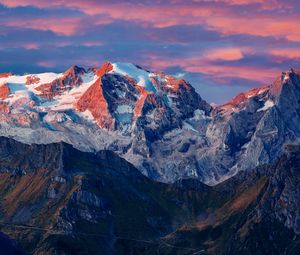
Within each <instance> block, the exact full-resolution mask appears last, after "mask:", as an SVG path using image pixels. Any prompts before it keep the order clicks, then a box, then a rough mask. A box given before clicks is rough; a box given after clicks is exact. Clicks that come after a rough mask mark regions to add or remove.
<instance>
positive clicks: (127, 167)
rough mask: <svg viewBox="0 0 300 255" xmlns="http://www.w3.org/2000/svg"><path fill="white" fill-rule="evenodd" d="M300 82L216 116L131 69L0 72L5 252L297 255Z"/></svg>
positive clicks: (185, 90) (179, 89)
mask: <svg viewBox="0 0 300 255" xmlns="http://www.w3.org/2000/svg"><path fill="white" fill-rule="evenodd" d="M299 138H300V71H297V70H294V69H291V70H289V71H287V72H283V73H281V74H280V75H279V76H278V77H277V78H276V79H275V81H274V83H273V84H270V85H266V86H263V87H260V88H256V89H252V90H250V91H248V92H245V93H241V94H239V95H237V96H236V97H235V98H233V99H232V100H231V101H229V102H228V103H226V104H224V105H221V106H217V107H212V106H211V105H210V104H208V103H207V102H206V101H205V100H204V99H202V98H201V96H200V95H199V94H198V93H197V92H196V91H195V89H194V88H193V87H192V86H191V85H190V84H189V83H188V82H187V81H185V80H182V79H178V78H176V77H174V76H171V75H167V74H165V73H163V72H150V71H148V70H144V69H143V68H141V67H140V66H136V65H133V64H130V63H109V62H106V63H104V64H103V65H102V66H101V67H100V68H91V69H88V70H85V69H83V68H81V67H77V66H73V67H71V68H70V69H68V70H67V71H66V72H64V73H41V74H26V75H22V76H20V75H15V74H12V73H4V74H0V177H1V178H0V215H1V220H0V227H1V228H0V230H1V232H3V234H1V233H0V249H2V250H3V251H4V252H5V253H3V254H34V255H42V254H47V255H48V254H49V255H50V254H51V255H52V254H55V255H56V254H57V255H60V254H64V255H71V254H289V255H290V254H299V253H300V235H299V234H300V185H299V183H300V165H299V164H300V140H299Z"/></svg>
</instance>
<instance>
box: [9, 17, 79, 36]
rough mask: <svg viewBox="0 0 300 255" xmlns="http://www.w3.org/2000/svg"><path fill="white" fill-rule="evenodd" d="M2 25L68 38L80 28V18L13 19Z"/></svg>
mask: <svg viewBox="0 0 300 255" xmlns="http://www.w3.org/2000/svg"><path fill="white" fill-rule="evenodd" d="M4 24H5V25H6V26H10V27H17V28H30V29H37V30H42V31H52V32H54V33H57V34H61V35H65V36H70V35H73V34H76V33H77V28H78V27H80V24H81V19H80V18H75V17H74V18H38V19H30V20H22V19H13V20H8V21H5V22H4Z"/></svg>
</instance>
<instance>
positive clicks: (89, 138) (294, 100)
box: [0, 63, 300, 185]
mask: <svg viewBox="0 0 300 255" xmlns="http://www.w3.org/2000/svg"><path fill="white" fill-rule="evenodd" d="M299 77H300V73H299V72H298V71H295V70H290V71H288V72H285V73H282V75H281V76H280V77H278V79H277V80H276V81H275V82H274V83H273V84H271V85H269V86H265V87H262V88H257V89H253V90H250V91H248V92H245V93H242V94H240V95H238V96H237V97H235V98H234V99H233V100H231V101H230V102H228V103H226V104H224V105H222V106H218V107H216V108H215V109H212V107H211V106H210V105H209V104H207V102H205V101H204V100H203V99H202V98H201V97H200V96H199V95H198V94H197V93H196V92H195V90H194V88H193V87H192V86H191V85H190V84H189V83H187V82H186V81H184V80H180V79H176V78H174V77H172V76H169V75H166V74H164V73H155V72H149V71H147V70H144V69H142V68H140V67H139V66H135V65H132V64H126V63H105V64H104V65H103V66H102V67H101V68H94V69H89V70H84V69H82V68H79V67H72V68H70V69H69V70H68V71H66V72H65V73H62V74H53V73H45V74H37V75H25V76H15V75H12V74H6V75H3V77H2V78H0V84H3V85H2V86H1V87H0V96H1V97H2V100H1V103H0V119H1V127H0V134H1V135H3V136H9V137H13V138H15V139H17V140H18V141H21V142H24V143H30V144H31V143H37V144H39V143H52V142H60V141H64V142H66V143H69V144H72V145H74V146H75V147H76V148H78V149H80V150H82V151H98V150H102V149H107V150H112V151H114V152H116V153H117V154H119V155H121V156H122V157H124V158H126V159H127V160H128V161H129V162H131V163H133V164H134V165H135V166H136V167H137V168H138V169H139V170H140V171H141V172H142V173H143V174H145V175H147V176H149V177H150V178H152V179H156V180H160V181H163V182H174V181H176V180H177V179H180V178H185V177H191V176H192V177H197V178H198V179H199V180H201V181H202V182H204V183H207V184H210V185H215V184H217V183H219V182H222V181H224V180H226V179H227V178H229V177H231V176H233V175H235V174H236V173H237V172H238V171H241V170H249V169H252V168H254V167H256V166H259V165H261V164H265V163H270V162H273V161H274V160H276V159H277V158H278V157H279V156H280V155H281V154H282V152H283V147H284V145H285V144H287V143H293V142H295V143H297V142H298V139H299V135H300V130H299V125H298V124H299V123H300V122H299V121H300V119H299V108H300V104H299V99H300V98H299V96H300V85H299V84H300V78H299Z"/></svg>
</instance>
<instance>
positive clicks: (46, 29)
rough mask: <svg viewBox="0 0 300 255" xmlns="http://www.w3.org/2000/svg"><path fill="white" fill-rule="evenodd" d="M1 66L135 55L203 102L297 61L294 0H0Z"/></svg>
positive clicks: (299, 14) (54, 67)
mask: <svg viewBox="0 0 300 255" xmlns="http://www.w3.org/2000/svg"><path fill="white" fill-rule="evenodd" d="M0 25H1V26H0V56H1V57H0V72H9V71H10V72H14V73H27V72H34V73H36V72H44V71H59V72H61V71H64V70H65V69H67V68H68V67H69V66H71V65H79V66H83V67H92V66H99V65H101V63H103V62H104V61H106V60H109V61H112V62H116V61H122V62H132V63H135V64H138V65H141V66H143V67H145V68H147V69H150V70H153V71H165V72H167V73H170V74H174V75H177V76H178V77H183V78H184V79H186V80H188V81H190V82H191V83H192V85H193V86H194V87H196V89H197V91H198V92H199V93H200V94H201V96H202V97H203V98H205V99H207V100H208V101H209V102H216V103H222V102H225V101H226V100H228V99H229V98H230V97H232V96H233V95H234V94H236V93H237V92H239V91H244V90H247V89H249V88H251V87H256V86H260V85H262V84H268V83H270V82H272V81H273V80H274V79H275V77H276V76H277V75H278V74H279V73H280V72H281V71H284V70H286V69H288V68H291V67H294V68H296V69H297V68H298V69H299V68H300V4H299V1H296V0H285V1H283V0H194V1H193V0H190V1H189V0H187V1H184V0H165V1H159V0H151V1H148V0H145V1H138V0H127V1H120V0H110V1H101V0H98V1H97V0H81V1H79V0H72V1H71V0H0Z"/></svg>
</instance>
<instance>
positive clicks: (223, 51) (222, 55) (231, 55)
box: [203, 47, 244, 61]
mask: <svg viewBox="0 0 300 255" xmlns="http://www.w3.org/2000/svg"><path fill="white" fill-rule="evenodd" d="M203 56H204V57H205V58H206V59H207V60H212V61H214V60H224V61H234V60H240V59H242V58H244V52H243V50H242V49H240V48H237V47H226V48H215V49H211V50H207V51H206V52H204V54H203Z"/></svg>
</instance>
